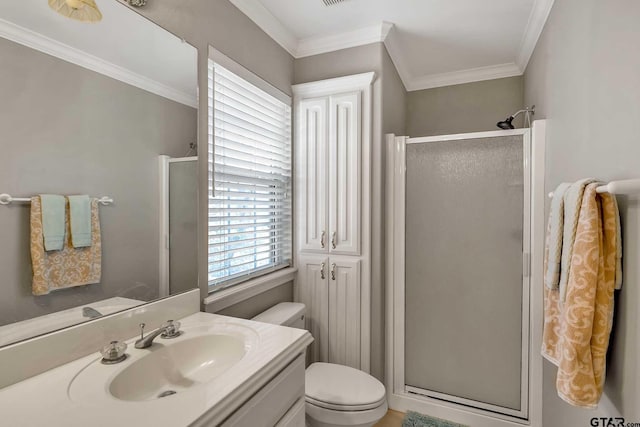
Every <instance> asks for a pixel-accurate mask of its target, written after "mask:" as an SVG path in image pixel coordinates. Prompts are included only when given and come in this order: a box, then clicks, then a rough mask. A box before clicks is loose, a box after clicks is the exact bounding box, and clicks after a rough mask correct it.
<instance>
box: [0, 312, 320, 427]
mask: <svg viewBox="0 0 640 427" xmlns="http://www.w3.org/2000/svg"><path fill="white" fill-rule="evenodd" d="M180 322H181V323H182V328H181V329H183V330H184V331H185V333H184V334H183V335H184V336H185V337H188V336H189V329H191V328H194V330H195V328H202V327H203V326H212V325H216V326H218V325H222V326H224V325H230V326H234V325H237V326H241V327H242V326H244V327H249V328H251V329H253V330H254V331H255V332H256V333H257V340H255V342H254V343H253V345H254V346H255V347H254V348H252V349H251V351H249V352H247V354H246V355H245V356H244V357H243V358H242V359H241V360H240V361H239V362H238V363H237V364H236V365H234V366H233V367H232V368H231V369H229V370H228V371H227V372H225V373H223V374H221V375H220V376H219V377H217V378H215V379H214V380H212V381H210V382H208V383H203V384H201V385H198V386H194V387H192V388H191V389H189V390H185V391H183V392H181V393H178V394H175V395H173V396H168V397H165V398H162V399H155V400H149V401H137V402H131V401H124V400H118V399H116V398H114V397H112V396H110V395H109V396H108V398H104V399H101V400H96V401H95V402H90V399H87V400H85V401H84V402H78V401H75V400H73V399H72V398H71V397H70V393H69V390H70V384H71V383H72V381H73V379H74V377H75V376H76V375H77V374H78V373H79V372H81V371H82V370H83V369H84V368H85V367H86V366H88V365H90V364H92V363H95V362H96V361H97V360H99V359H100V358H101V355H100V354H99V353H93V354H91V355H89V356H86V357H83V358H81V359H78V360H75V361H73V362H70V363H67V364H66V365H63V366H59V367H57V368H55V369H52V370H50V371H47V372H45V373H43V374H40V375H38V376H35V377H32V378H29V379H27V380H24V381H22V382H19V383H17V384H14V385H11V386H9V387H6V388H4V389H0V408H2V409H1V410H0V413H1V417H2V424H3V425H11V426H12V427H19V426H25V427H27V426H28V427H33V426H41V425H42V426H45V425H46V426H49V427H56V426H64V427H74V426H77V427H87V426H92V427H93V426H105V427H106V426H109V427H113V426H132V425H136V426H147V425H148V426H154V427H162V426H167V427H179V426H185V427H186V426H189V425H191V424H192V423H196V422H197V420H198V418H200V417H201V416H203V415H204V414H205V413H207V419H208V420H211V419H218V420H219V421H222V420H223V419H224V418H226V417H227V416H228V415H229V414H230V413H231V412H232V411H233V410H235V409H236V408H237V407H239V406H240V405H241V404H242V403H244V401H245V400H246V399H248V398H249V397H250V396H251V394H253V393H254V392H255V391H257V390H258V389H259V388H260V387H261V386H262V385H264V384H265V383H266V382H267V381H268V380H269V379H270V378H271V377H272V376H274V375H275V374H276V373H277V370H278V369H282V367H283V364H284V363H288V362H289V361H291V360H293V358H295V357H296V356H297V355H298V354H300V353H301V352H303V351H304V350H305V348H306V347H307V345H309V344H310V343H311V342H312V341H313V338H311V335H310V334H309V333H308V332H307V331H304V330H301V329H293V328H287V327H282V326H276V325H269V324H265V323H258V322H253V321H250V320H244V319H236V318H232V317H226V316H219V315H215V314H208V313H195V314H193V315H190V316H188V317H186V318H184V319H181V320H180ZM179 339H181V337H179V338H176V340H179ZM134 341H135V338H132V339H129V340H127V344H129V348H128V349H127V353H129V354H130V355H131V356H132V358H135V356H139V353H144V352H148V350H138V349H135V348H134V346H133V342H134ZM154 345H155V344H154ZM123 363H125V364H126V362H123ZM119 366H120V365H112V366H110V367H107V368H113V369H114V375H115V373H116V372H119V371H121V370H122V369H123V368H121V367H119ZM107 386H108V384H105V385H104V387H105V394H107V393H108V392H107V391H106V388H107ZM83 400H84V399H83ZM88 401H89V402H90V403H88ZM212 417H213V418H212ZM196 424H197V423H196Z"/></svg>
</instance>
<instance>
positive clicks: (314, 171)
mask: <svg viewBox="0 0 640 427" xmlns="http://www.w3.org/2000/svg"><path fill="white" fill-rule="evenodd" d="M374 77H375V74H374V73H363V74H357V75H353V76H346V77H340V78H336V79H329V80H323V81H319V82H312V83H303V84H299V85H295V86H294V87H293V92H294V112H295V118H296V127H295V129H296V132H295V137H294V138H295V141H294V156H295V171H296V172H295V186H294V191H295V192H294V201H295V214H294V218H295V220H296V221H295V224H294V231H295V236H296V241H295V247H294V259H295V263H296V266H297V268H298V274H297V277H296V283H295V288H294V289H295V298H296V301H300V302H302V303H304V304H305V305H306V306H307V314H306V322H307V329H308V330H309V331H310V332H311V335H313V337H314V339H315V341H314V343H313V344H312V345H311V347H310V350H309V352H308V358H309V362H330V363H339V364H342V365H347V366H351V367H354V368H356V369H360V370H362V371H365V372H369V369H370V366H369V365H370V336H371V333H370V328H371V325H370V324H371V319H370V317H371V316H370V307H371V251H372V245H371V241H372V239H371V187H372V174H371V170H372V160H371V145H372V142H371V140H372V119H371V117H372V85H373V80H374Z"/></svg>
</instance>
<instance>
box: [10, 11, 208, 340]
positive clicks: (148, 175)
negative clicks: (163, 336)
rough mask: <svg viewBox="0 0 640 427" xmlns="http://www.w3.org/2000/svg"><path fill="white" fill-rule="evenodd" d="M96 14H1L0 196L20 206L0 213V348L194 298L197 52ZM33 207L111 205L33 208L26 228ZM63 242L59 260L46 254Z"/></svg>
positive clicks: (135, 21)
mask: <svg viewBox="0 0 640 427" xmlns="http://www.w3.org/2000/svg"><path fill="white" fill-rule="evenodd" d="M97 7H99V9H100V12H101V15H102V19H101V20H99V21H98V22H81V21H78V20H75V19H70V18H69V17H66V16H63V15H62V14H60V13H57V12H56V11H55V10H53V9H52V8H50V7H49V5H48V2H47V0H40V1H37V2H36V1H3V2H0V94H2V96H1V98H0V99H1V100H2V101H1V102H0V132H1V134H0V193H6V194H9V195H10V196H12V197H13V198H16V199H20V198H24V199H26V200H23V201H20V200H13V201H12V202H11V203H8V204H0V233H1V235H2V239H1V244H0V274H1V279H0V283H1V285H2V286H1V288H0V346H3V345H7V344H10V343H13V342H17V341H20V340H23V339H27V338H30V337H33V336H36V335H39V334H43V333H47V332H50V331H53V330H57V329H60V328H64V327H67V326H70V325H74V324H77V323H81V322H85V321H88V320H90V319H93V318H95V317H98V316H101V315H106V314H111V313H114V312H116V311H119V310H123V309H127V308H130V307H133V306H136V305H139V304H143V303H145V302H148V301H151V300H154V299H157V298H159V297H163V296H167V295H169V294H170V293H172V292H180V291H184V290H187V289H192V288H196V287H197V286H198V285H197V265H196V262H197V261H196V259H197V256H196V255H197V243H196V234H195V233H196V228H197V224H196V212H197V207H196V203H197V200H196V191H197V189H196V188H197V179H196V176H195V173H196V163H197V162H196V161H195V157H189V156H195V155H196V153H195V148H196V145H195V143H196V139H197V114H198V111H197V50H196V49H195V48H194V47H193V46H190V45H189V44H187V43H185V42H183V41H182V40H180V39H179V38H177V37H176V36H174V35H173V34H171V33H169V32H168V31H165V30H164V29H162V28H161V27H159V26H157V25H155V24H154V23H152V22H150V21H148V20H147V19H146V18H144V17H142V16H141V15H139V14H138V13H136V12H135V11H134V10H132V9H130V8H129V7H127V6H125V5H123V4H121V3H119V2H118V1H116V0H99V1H98V2H97ZM161 155H165V156H169V158H170V159H169V160H171V161H175V160H176V159H177V158H180V160H182V161H183V162H182V163H180V168H179V169H180V170H179V171H178V172H179V174H178V175H177V176H172V175H171V171H172V170H173V169H174V168H172V167H163V165H166V164H168V160H167V158H166V157H164V158H161ZM185 157H189V158H187V159H185ZM40 194H53V195H64V196H68V195H88V196H89V197H90V198H100V197H103V196H106V197H108V198H111V199H112V200H113V203H109V204H105V205H100V204H98V205H97V206H98V207H97V208H94V207H93V206H92V204H91V203H92V202H91V201H89V203H88V204H87V202H86V199H84V200H82V199H80V200H76V199H73V203H74V204H73V206H71V203H72V202H70V201H69V199H64V198H63V199H60V198H53V199H50V198H44V199H40V198H37V199H36V202H35V203H34V205H36V206H38V205H40V206H39V209H40V211H39V212H37V214H33V213H32V203H31V197H34V196H38V195H40ZM170 194H175V195H178V196H179V197H169V195H170ZM3 200H4V201H5V202H7V201H8V199H7V198H6V197H5V198H4V199H2V198H1V197H0V202H2V201H3ZM51 200H53V202H52V201H51ZM56 200H57V202H56ZM60 200H62V202H61V203H62V206H63V207H62V210H60ZM89 200H91V199H89ZM56 203H58V205H57V207H56ZM83 209H84V211H83ZM71 211H73V212H74V214H73V215H75V216H74V218H75V219H74V220H73V221H72V220H70V217H71V213H70V212H71ZM95 211H97V212H98V214H99V221H98V220H97V219H96V218H95ZM34 212H36V211H35V210H34ZM167 212H171V213H172V215H169V214H168V213H167ZM61 218H62V219H61ZM169 218H170V220H169ZM60 221H62V223H61V222H60ZM60 224H62V225H60ZM96 224H99V227H100V232H99V233H96ZM72 226H73V229H72V228H71V227H72ZM37 229H39V230H40V231H34V230H37ZM59 230H62V231H61V232H62V233H63V236H64V237H60V238H59V240H60V241H62V242H63V244H62V246H63V250H59V248H58V249H55V248H54V249H52V248H51V247H49V248H47V247H46V246H47V245H48V244H50V243H51V246H52V247H55V244H53V243H52V242H55V241H56V239H57V238H58V233H57V231H59ZM83 233H85V235H88V236H90V237H89V239H88V241H86V242H85V245H84V246H85V247H82V244H81V243H79V242H80V241H81V240H82V239H81V238H80V237H77V239H78V243H77V242H74V241H73V239H72V237H74V238H75V236H83ZM87 233H88V234H87ZM169 234H173V235H174V236H175V237H176V241H177V242H179V250H176V251H173V252H171V251H168V250H165V249H164V245H165V242H167V241H168V240H169V238H168V237H167V236H168V235H169ZM43 236H44V237H43ZM96 236H100V238H99V239H98V238H97V237H96ZM48 239H50V240H48ZM85 240H86V239H85ZM74 245H76V246H74ZM161 248H162V249H161ZM43 260H44V261H43ZM171 265H173V266H177V267H175V268H176V269H177V270H176V271H174V272H170V266H171ZM36 270H37V272H38V273H37V276H38V277H37V278H35V277H34V272H35V271H36ZM169 278H170V279H169ZM84 283H88V284H84ZM34 293H36V294H38V295H34Z"/></svg>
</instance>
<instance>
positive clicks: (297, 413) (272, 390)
mask: <svg viewBox="0 0 640 427" xmlns="http://www.w3.org/2000/svg"><path fill="white" fill-rule="evenodd" d="M304 369H305V364H304V356H303V355H299V356H298V357H297V358H296V359H295V360H294V361H293V362H291V363H290V364H289V365H288V366H287V367H285V368H284V369H283V370H282V371H281V372H279V373H278V374H277V375H276V376H275V377H274V378H273V379H272V380H271V381H269V382H268V383H267V384H266V385H265V386H264V387H262V388H261V389H260V390H259V391H258V392H257V393H256V394H254V395H253V396H252V397H251V398H250V399H249V400H248V401H246V402H245V403H244V404H243V405H242V406H241V407H240V408H238V409H237V410H236V411H235V412H234V413H233V414H232V415H231V416H230V417H229V418H227V419H226V420H225V421H224V422H223V423H222V424H220V427H245V426H264V427H271V426H277V427H304V425H305V422H304ZM301 403H302V404H301ZM211 427H213V426H211Z"/></svg>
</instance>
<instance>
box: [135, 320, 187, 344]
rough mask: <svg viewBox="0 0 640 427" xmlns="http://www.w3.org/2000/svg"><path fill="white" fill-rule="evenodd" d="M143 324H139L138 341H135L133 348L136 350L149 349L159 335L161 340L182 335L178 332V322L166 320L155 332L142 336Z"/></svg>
mask: <svg viewBox="0 0 640 427" xmlns="http://www.w3.org/2000/svg"><path fill="white" fill-rule="evenodd" d="M145 326H146V325H145V324H144V323H140V339H139V340H138V341H136V343H135V347H136V348H138V349H142V348H149V347H151V345H152V344H153V340H154V339H155V338H156V337H157V336H158V335H161V337H162V338H165V339H171V338H176V337H178V336H180V334H182V331H181V330H180V322H174V321H173V320H167V323H165V324H163V325H162V326H160V327H159V328H158V329H156V330H155V331H153V332H151V333H150V334H149V335H147V336H146V337H145V336H144V327H145Z"/></svg>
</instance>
